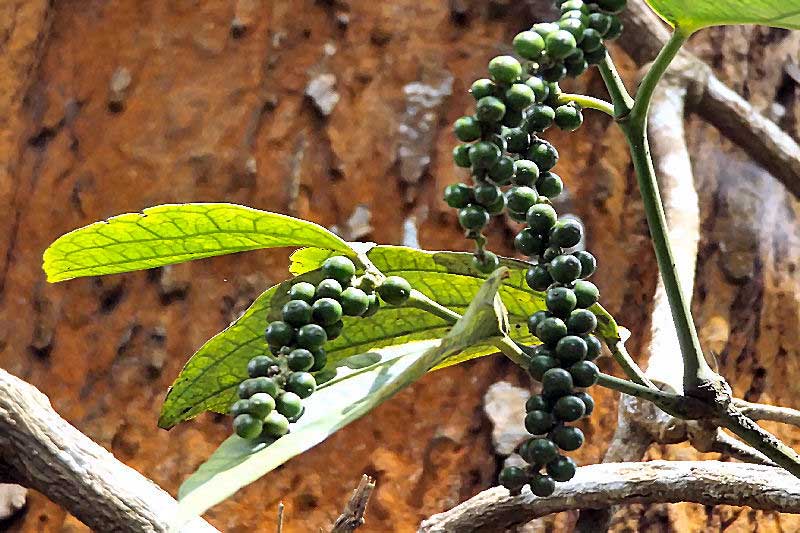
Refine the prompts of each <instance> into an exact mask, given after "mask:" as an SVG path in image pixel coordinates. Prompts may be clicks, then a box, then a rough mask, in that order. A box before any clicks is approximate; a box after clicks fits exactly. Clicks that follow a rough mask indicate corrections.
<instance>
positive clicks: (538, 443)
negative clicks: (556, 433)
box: [523, 438, 558, 465]
mask: <svg viewBox="0 0 800 533" xmlns="http://www.w3.org/2000/svg"><path fill="white" fill-rule="evenodd" d="M529 442H530V444H528V447H527V454H526V455H527V457H523V459H525V460H526V461H527V462H528V463H530V464H534V465H544V464H547V463H549V462H550V461H552V460H553V459H555V458H557V457H558V449H557V448H556V445H555V444H554V443H553V441H551V440H550V439H543V438H538V439H533V440H531V441H529Z"/></svg>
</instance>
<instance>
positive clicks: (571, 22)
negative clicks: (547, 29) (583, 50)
mask: <svg viewBox="0 0 800 533" xmlns="http://www.w3.org/2000/svg"><path fill="white" fill-rule="evenodd" d="M558 27H559V28H561V30H563V31H565V32H567V33H569V34H571V35H572V37H573V39H575V45H576V46H577V45H578V44H580V42H581V41H582V40H583V30H584V29H586V26H585V25H584V24H583V23H582V22H581V21H580V19H577V18H572V17H567V18H562V19H561V20H560V21H559V22H558ZM573 49H574V47H573ZM548 53H549V50H548Z"/></svg>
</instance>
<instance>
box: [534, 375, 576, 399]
mask: <svg viewBox="0 0 800 533" xmlns="http://www.w3.org/2000/svg"><path fill="white" fill-rule="evenodd" d="M572 387H573V384H572V376H571V375H570V373H569V372H567V371H566V370H564V369H563V368H551V369H550V370H548V371H547V372H545V373H544V375H543V376H542V396H545V397H547V398H560V397H562V396H564V395H567V394H569V393H570V392H572Z"/></svg>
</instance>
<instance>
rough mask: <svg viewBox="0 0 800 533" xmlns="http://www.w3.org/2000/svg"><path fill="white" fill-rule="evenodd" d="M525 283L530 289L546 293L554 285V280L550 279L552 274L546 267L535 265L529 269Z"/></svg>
mask: <svg viewBox="0 0 800 533" xmlns="http://www.w3.org/2000/svg"><path fill="white" fill-rule="evenodd" d="M525 281H526V282H527V283H528V287H530V288H531V289H533V290H535V291H539V292H541V291H545V290H547V288H548V287H549V286H550V285H552V284H553V278H551V277H550V272H548V271H547V268H546V267H545V266H544V265H533V266H532V267H530V268H529V269H528V272H527V273H526V274H525Z"/></svg>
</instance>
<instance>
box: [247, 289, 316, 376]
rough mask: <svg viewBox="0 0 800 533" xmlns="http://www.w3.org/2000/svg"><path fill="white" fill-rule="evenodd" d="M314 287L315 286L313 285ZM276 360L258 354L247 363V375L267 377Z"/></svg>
mask: <svg viewBox="0 0 800 533" xmlns="http://www.w3.org/2000/svg"><path fill="white" fill-rule="evenodd" d="M312 287H313V286H312ZM275 364H276V363H275V360H274V359H273V358H271V357H269V356H267V355H257V356H255V357H253V358H252V359H250V361H249V362H248V363H247V375H249V376H250V377H251V378H260V377H266V376H269V374H270V369H271V368H272V367H273V366H275Z"/></svg>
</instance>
